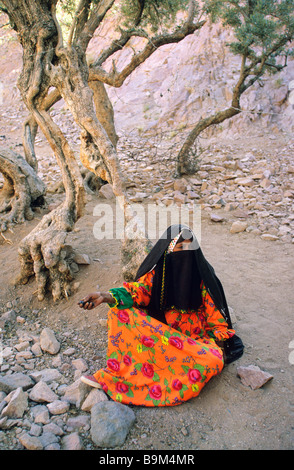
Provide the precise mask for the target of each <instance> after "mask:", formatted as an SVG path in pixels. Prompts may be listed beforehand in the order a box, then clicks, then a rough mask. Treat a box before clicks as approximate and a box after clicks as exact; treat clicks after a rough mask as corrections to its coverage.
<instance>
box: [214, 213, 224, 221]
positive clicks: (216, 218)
mask: <svg viewBox="0 0 294 470" xmlns="http://www.w3.org/2000/svg"><path fill="white" fill-rule="evenodd" d="M210 220H211V221H212V222H224V220H226V219H225V218H224V217H222V216H221V215H218V214H210Z"/></svg>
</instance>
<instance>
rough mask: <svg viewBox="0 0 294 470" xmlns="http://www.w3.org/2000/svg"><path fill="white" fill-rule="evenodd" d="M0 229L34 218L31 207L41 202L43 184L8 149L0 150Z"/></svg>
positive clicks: (2, 230)
mask: <svg viewBox="0 0 294 470" xmlns="http://www.w3.org/2000/svg"><path fill="white" fill-rule="evenodd" d="M0 173H2V174H3V176H4V186H3V188H2V190H1V199H2V201H1V204H0V231H1V232H4V231H5V230H7V229H8V228H9V227H12V226H13V225H15V224H17V223H23V222H25V221H26V220H32V219H33V218H34V212H33V209H32V207H33V206H34V205H35V206H38V205H42V204H43V203H44V198H43V197H44V194H45V185H44V183H43V182H42V180H41V179H40V178H39V177H38V176H37V174H36V173H35V171H34V170H33V168H32V167H31V166H30V165H29V164H28V163H27V162H26V160H25V159H24V158H23V157H22V156H21V155H18V154H16V153H14V152H12V151H11V150H1V151H0Z"/></svg>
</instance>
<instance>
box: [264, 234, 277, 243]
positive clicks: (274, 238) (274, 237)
mask: <svg viewBox="0 0 294 470" xmlns="http://www.w3.org/2000/svg"><path fill="white" fill-rule="evenodd" d="M260 238H262V239H263V240H269V241H276V240H279V237H277V236H276V235H272V234H271V233H263V234H262V235H261V236H260Z"/></svg>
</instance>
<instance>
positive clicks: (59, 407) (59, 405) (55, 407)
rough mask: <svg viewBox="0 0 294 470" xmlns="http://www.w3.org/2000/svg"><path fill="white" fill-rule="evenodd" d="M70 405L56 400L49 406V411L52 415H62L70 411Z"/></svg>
mask: <svg viewBox="0 0 294 470" xmlns="http://www.w3.org/2000/svg"><path fill="white" fill-rule="evenodd" d="M69 407H70V404H69V403H68V402H66V401H62V400H54V401H52V402H51V403H49V404H48V405H47V408H48V410H49V411H50V413H51V414H52V415H60V414H63V413H66V412H67V411H68V410H69Z"/></svg>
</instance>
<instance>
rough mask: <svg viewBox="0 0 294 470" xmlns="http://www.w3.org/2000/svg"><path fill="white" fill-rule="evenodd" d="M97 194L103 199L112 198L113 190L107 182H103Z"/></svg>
mask: <svg viewBox="0 0 294 470" xmlns="http://www.w3.org/2000/svg"><path fill="white" fill-rule="evenodd" d="M98 193H99V195H100V196H102V197H103V198H105V199H112V198H114V193H113V190H112V187H111V185H110V184H109V183H108V184H104V185H103V186H102V187H101V189H99V191H98Z"/></svg>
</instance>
